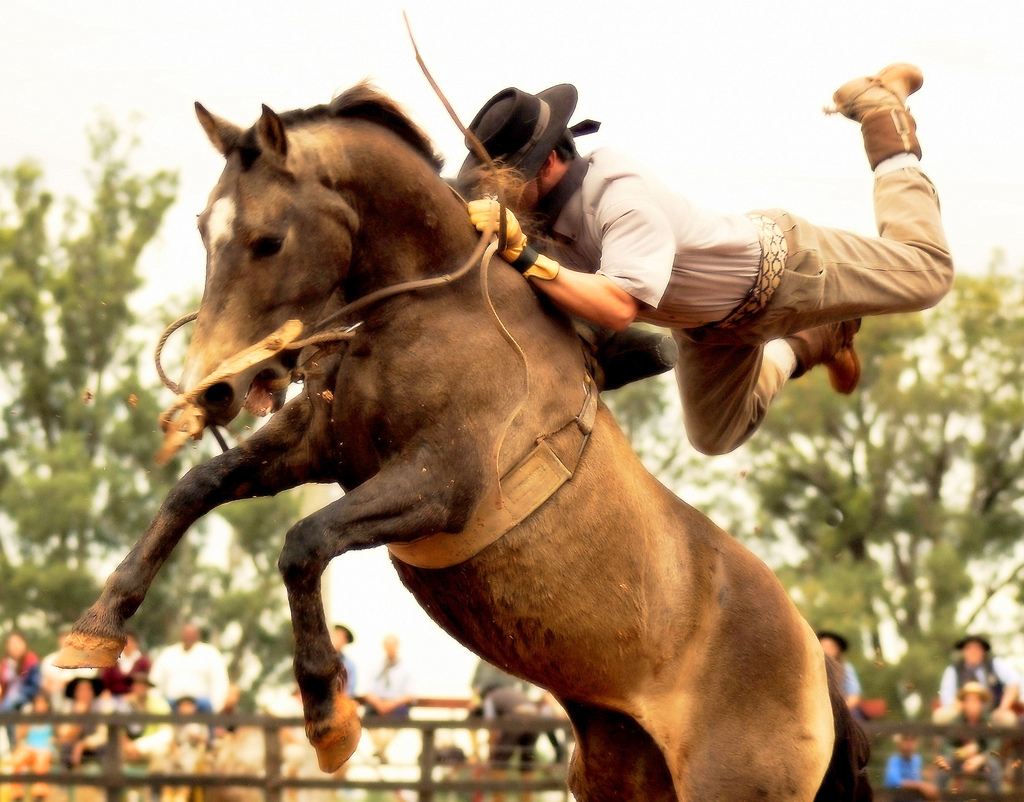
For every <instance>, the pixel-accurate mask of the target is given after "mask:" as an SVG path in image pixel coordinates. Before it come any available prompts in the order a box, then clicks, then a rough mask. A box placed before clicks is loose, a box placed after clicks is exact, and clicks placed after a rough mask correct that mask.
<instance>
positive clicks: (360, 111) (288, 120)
mask: <svg viewBox="0 0 1024 802" xmlns="http://www.w3.org/2000/svg"><path fill="white" fill-rule="evenodd" d="M278 116H279V117H280V118H281V121H282V122H283V123H284V124H285V127H297V126H301V125H305V124H307V123H312V122H317V121H320V120H337V119H355V120H366V121H368V122H371V123H375V124H377V125H379V126H381V127H383V128H387V129H388V130H389V131H391V132H392V133H394V134H397V135H398V136H399V137H400V138H401V139H402V140H403V141H405V142H406V143H407V144H408V145H410V146H411V147H412V148H413V150H415V151H417V152H418V153H420V154H421V155H422V156H423V157H424V158H425V159H426V160H427V161H428V162H429V163H430V164H431V166H432V167H433V168H434V170H436V171H437V172H438V173H440V172H441V168H442V167H443V166H444V160H443V159H442V158H441V157H440V156H439V155H438V154H437V152H436V151H435V150H434V146H433V144H432V143H431V141H430V138H429V137H428V136H427V135H426V134H425V133H423V131H422V130H420V128H419V126H417V125H416V124H415V123H414V122H413V121H412V120H410V119H409V116H408V115H407V114H406V113H405V112H404V111H402V108H401V107H400V106H399V105H398V104H397V103H396V102H395V101H394V100H392V99H391V98H390V97H388V96H387V95H385V94H384V93H383V92H381V91H380V90H379V89H377V88H376V87H374V86H373V85H372V84H370V83H368V82H366V81H363V82H362V83H358V84H356V85H355V86H353V87H352V88H351V89H348V90H346V91H344V92H342V93H341V94H340V95H338V96H337V97H335V98H334V99H333V100H332V101H331V102H330V103H321V104H319V105H316V106H310V107H309V108H306V109H293V110H292V111H286V112H283V113H281V114H279V115H278Z"/></svg>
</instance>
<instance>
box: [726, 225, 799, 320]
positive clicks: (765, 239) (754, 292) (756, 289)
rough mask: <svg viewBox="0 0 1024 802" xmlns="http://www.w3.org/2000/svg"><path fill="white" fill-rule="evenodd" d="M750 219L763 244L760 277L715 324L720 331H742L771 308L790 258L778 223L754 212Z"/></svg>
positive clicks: (758, 272)
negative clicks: (738, 329)
mask: <svg viewBox="0 0 1024 802" xmlns="http://www.w3.org/2000/svg"><path fill="white" fill-rule="evenodd" d="M747 217H749V218H750V221H751V222H752V223H753V224H754V228H755V229H756V230H757V238H758V239H759V240H760V241H761V263H760V264H759V265H758V270H757V278H756V279H755V280H754V284H753V286H752V287H751V288H750V291H749V292H748V293H747V294H746V296H745V297H744V298H743V300H742V301H740V303H739V305H738V306H737V307H736V308H735V309H733V310H732V311H731V312H730V313H729V314H728V315H726V316H725V317H724V318H722V320H720V321H718V322H717V323H713V324H712V326H713V327H714V328H717V329H735V328H739V327H740V326H743V325H744V324H746V323H749V322H750V321H751V320H752V319H753V318H755V317H757V315H759V314H760V313H761V312H762V311H763V310H764V308H765V307H766V306H768V302H769V301H770V300H771V299H772V296H773V295H774V294H775V290H776V289H777V288H778V286H779V282H780V281H781V280H782V271H783V269H784V268H785V267H786V257H787V256H789V249H788V248H787V246H786V235H785V234H783V233H782V229H781V228H780V227H779V224H778V223H776V222H775V221H774V220H772V219H771V218H770V217H766V216H765V215H763V214H757V213H753V212H752V213H750V214H748V215H747Z"/></svg>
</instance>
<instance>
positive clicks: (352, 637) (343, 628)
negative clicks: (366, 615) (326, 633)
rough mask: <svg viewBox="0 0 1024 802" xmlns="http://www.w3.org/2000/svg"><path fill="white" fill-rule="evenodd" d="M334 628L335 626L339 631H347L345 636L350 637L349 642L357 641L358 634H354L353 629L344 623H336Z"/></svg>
mask: <svg viewBox="0 0 1024 802" xmlns="http://www.w3.org/2000/svg"><path fill="white" fill-rule="evenodd" d="M334 628H335V629H336V630H338V631H339V632H344V633H345V637H347V638H348V642H349V643H355V642H356V636H355V635H353V634H352V630H351V629H349V628H348V627H347V626H345V625H344V624H335V625H334Z"/></svg>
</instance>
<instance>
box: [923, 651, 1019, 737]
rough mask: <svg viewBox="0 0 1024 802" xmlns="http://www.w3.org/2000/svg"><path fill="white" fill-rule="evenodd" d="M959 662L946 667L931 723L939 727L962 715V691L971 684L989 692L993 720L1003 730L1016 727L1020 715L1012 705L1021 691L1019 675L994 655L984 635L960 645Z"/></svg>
mask: <svg viewBox="0 0 1024 802" xmlns="http://www.w3.org/2000/svg"><path fill="white" fill-rule="evenodd" d="M956 648H957V649H959V650H960V653H961V657H960V660H959V661H958V662H956V663H954V664H952V665H949V666H947V667H946V670H945V671H944V672H943V674H942V680H941V681H940V683H939V704H940V707H939V708H938V709H937V710H936V711H935V713H934V714H933V716H932V720H933V721H934V722H935V723H936V724H945V723H946V722H948V721H951V720H952V719H953V718H955V717H956V715H957V714H958V713H959V712H960V705H959V703H958V699H959V691H960V690H961V689H962V688H963V687H964V686H966V685H968V684H969V683H980V684H981V685H984V686H985V688H987V689H988V692H989V694H990V698H991V699H992V701H993V704H994V705H995V709H994V710H993V711H992V721H993V723H995V724H998V725H999V726H1001V727H1013V726H1015V725H1016V723H1017V715H1016V713H1014V711H1013V705H1014V703H1015V702H1016V701H1017V696H1018V693H1019V691H1020V674H1018V673H1017V671H1016V670H1015V669H1014V668H1013V666H1011V665H1010V664H1009V663H1008V662H1006V661H1005V660H1003V659H1002V658H1001V657H994V656H993V655H992V645H991V644H990V643H989V641H988V638H986V637H985V636H983V635H968V636H966V637H965V638H963V639H961V640H960V641H958V642H957V644H956Z"/></svg>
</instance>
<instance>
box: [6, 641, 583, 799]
mask: <svg viewBox="0 0 1024 802" xmlns="http://www.w3.org/2000/svg"><path fill="white" fill-rule="evenodd" d="M68 634H70V633H69V632H64V633H62V634H61V635H60V637H59V645H58V648H57V650H56V651H55V652H53V653H52V654H49V655H46V656H45V657H42V658H39V657H38V656H37V655H36V653H35V652H34V651H33V650H32V649H31V648H30V646H29V644H28V643H27V642H26V639H25V638H24V637H23V636H22V635H21V634H20V633H18V632H11V633H9V634H8V635H7V637H6V640H5V642H4V652H3V657H2V659H0V711H3V712H16V711H20V712H26V713H27V712H33V713H42V714H45V713H50V712H57V713H118V712H120V713H131V712H137V713H148V714H159V715H173V714H178V715H181V716H182V717H188V716H191V715H192V714H195V713H227V714H230V713H236V712H241V711H240V710H239V703H240V699H241V692H240V689H239V688H238V686H237V685H234V684H232V683H231V681H230V680H229V677H228V671H227V661H226V660H225V657H224V655H222V654H221V652H220V651H219V650H218V649H217V648H216V647H215V646H214V645H213V644H211V643H207V642H206V641H205V640H203V638H202V633H201V630H200V629H199V627H197V626H196V625H194V624H186V625H185V626H183V627H182V628H181V630H180V633H179V637H178V641H177V642H175V643H172V644H169V645H167V646H165V647H163V648H162V649H159V650H158V651H157V652H156V656H155V658H151V657H150V655H149V654H148V653H147V650H145V649H144V648H143V646H142V644H141V643H140V641H139V638H138V636H137V635H136V634H135V633H134V632H129V633H127V635H128V637H127V642H126V644H125V647H124V650H123V651H122V653H121V656H120V657H119V658H118V660H117V662H116V663H115V664H114V665H113V666H111V667H109V668H106V669H102V670H96V669H64V668H58V667H57V666H56V661H57V656H58V654H59V653H60V648H61V646H62V645H63V642H64V640H65V638H66V637H67V635H68ZM331 635H332V641H333V644H334V648H335V650H336V652H337V654H338V659H339V661H340V662H341V664H342V665H343V666H344V668H345V674H346V683H345V692H346V693H347V694H348V695H349V696H352V697H353V698H355V699H356V700H357V701H358V702H359V703H360V704H361V705H363V710H364V713H365V714H366V715H370V716H374V717H377V718H378V719H383V720H384V721H383V723H384V726H376V727H372V728H368V729H367V731H366V736H367V741H368V742H369V744H370V745H371V746H370V747H369V748H371V749H372V753H371V754H369V755H368V756H367V757H368V759H370V760H372V761H373V762H375V763H376V764H378V765H383V764H387V763H388V762H389V755H388V750H389V747H390V746H391V743H392V741H393V740H394V739H395V737H396V735H397V732H398V729H399V727H400V725H401V721H402V720H403V719H407V718H408V717H409V716H410V712H411V710H412V708H413V706H414V705H415V704H416V702H417V701H418V700H419V696H418V690H417V682H416V677H415V673H414V671H413V670H412V668H411V666H410V664H409V663H408V662H407V661H405V660H404V659H403V657H402V655H401V653H400V643H399V639H398V638H397V637H396V636H395V635H388V636H386V637H385V638H384V639H383V642H382V655H381V658H380V662H379V663H378V664H377V665H375V666H373V667H372V670H369V671H366V672H365V676H363V677H360V676H359V674H358V673H357V669H356V666H355V664H354V662H353V661H352V659H351V658H350V657H349V655H347V654H346V653H345V650H346V648H347V647H348V646H349V645H350V644H351V643H352V642H353V640H354V635H353V633H352V631H351V629H349V628H348V627H347V626H345V625H343V624H336V625H335V626H334V627H333V629H332V633H331ZM360 679H361V680H363V681H362V683H361V684H360V682H359V680H360ZM469 691H470V693H471V695H472V699H471V702H470V709H469V712H468V716H469V717H470V718H471V719H474V720H477V721H478V722H479V723H480V724H481V725H482V729H483V730H484V731H485V732H486V731H487V730H486V723H487V721H488V720H493V719H497V718H500V717H503V716H507V715H509V714H515V715H517V716H531V715H532V716H538V715H542V716H550V715H556V714H557V713H558V712H559V708H558V707H557V703H555V701H554V699H553V698H552V697H550V695H549V694H547V693H545V692H543V691H541V690H540V689H538V688H535V687H532V686H530V685H528V684H527V683H525V682H523V681H521V680H519V679H517V678H515V677H512V676H510V675H509V674H506V673H505V672H503V671H501V670H500V669H498V668H496V667H494V666H490V665H488V664H486V663H483V662H481V663H480V665H479V666H478V667H477V670H476V673H475V675H474V677H473V680H472V687H471V688H470V689H469ZM270 708H271V709H267V710H264V711H262V712H268V713H271V714H274V715H279V716H301V715H302V704H301V700H300V697H299V694H298V690H297V688H295V689H293V692H292V694H291V695H290V696H289V697H288V698H287V700H285V701H281V702H279V703H278V704H275V705H271V706H270ZM389 720H390V721H394V722H395V725H396V726H395V727H394V728H391V727H388V726H387V723H388V721H389ZM380 723H381V722H380V721H378V724H380ZM246 729H248V730H252V728H218V727H210V726H207V725H206V724H203V723H197V722H195V721H183V722H182V723H180V724H174V723H169V722H156V723H150V724H139V725H133V726H129V727H127V728H125V731H124V732H123V735H122V736H121V743H120V751H121V756H122V759H123V761H124V762H125V764H126V765H133V764H135V765H140V766H143V767H145V768H146V769H148V770H150V771H159V772H164V773H181V774H194V773H200V772H204V771H210V770H211V768H212V767H213V766H214V765H215V764H217V763H218V762H219V763H221V764H223V763H224V762H225V761H227V762H228V763H230V764H231V769H232V772H240V771H245V770H246V769H251V770H253V771H259V770H261V769H262V761H263V752H262V734H261V733H260V731H258V730H256V732H255V735H256V737H251V736H253V733H252V732H251V731H250V732H245V731H244V730H246ZM540 736H541V734H540V733H537V732H529V731H524V732H507V731H505V730H503V729H501V728H498V729H495V730H493V731H492V732H490V735H489V739H488V743H487V744H486V748H485V750H484V751H485V753H486V755H487V757H486V760H487V761H488V763H489V764H490V765H494V766H508V765H510V764H511V762H512V761H513V759H515V760H517V761H518V765H519V766H520V767H522V768H524V769H529V768H530V767H531V766H532V764H533V761H534V756H535V745H536V743H537V741H538V738H539V737H540ZM544 736H546V737H547V739H548V741H549V742H550V743H551V746H552V749H553V750H554V753H555V759H556V761H561V760H562V758H563V756H564V754H565V745H564V743H562V742H561V740H560V739H559V736H558V734H557V733H556V732H550V733H544ZM280 737H281V742H282V751H283V759H284V772H285V774H286V775H288V776H299V775H300V774H303V773H305V770H306V769H308V768H310V767H311V766H315V757H314V756H313V753H312V750H311V748H310V746H309V744H308V742H307V740H306V737H305V733H304V731H303V729H302V728H301V727H293V728H282V730H281V732H280ZM109 738H110V736H109V733H108V728H107V727H106V726H105V725H103V724H102V723H97V724H91V725H82V724H78V723H64V724H58V725H56V726H54V725H53V724H50V723H35V722H33V723H26V724H24V725H12V726H8V727H5V728H0V773H2V772H4V771H8V770H10V771H12V772H13V773H19V772H28V773H38V774H45V773H47V772H49V771H50V770H51V767H52V766H54V765H55V764H61V765H63V766H64V767H66V768H69V769H75V768H77V767H79V766H82V765H83V764H87V763H89V762H96V761H98V760H100V759H101V757H102V755H103V753H104V750H105V749H107V748H108V744H109ZM446 749H447V750H448V753H447V754H443V755H442V757H443V758H444V759H445V760H447V761H449V762H451V763H458V762H460V761H466V760H467V756H466V754H465V752H464V750H462V749H461V748H458V747H455V746H453V745H451V746H447V747H446ZM188 790H189V789H173V788H169V789H165V794H164V798H163V800H162V802H179V800H182V801H183V800H184V799H186V798H187V793H188ZM49 794H50V788H49V786H48V785H47V784H45V783H35V784H33V785H31V786H27V787H25V786H13V787H11V788H10V789H9V793H8V796H7V797H6V798H7V799H9V800H12V802H13V800H19V799H26V800H27V799H28V798H30V797H31V798H32V800H33V802H43V800H45V799H47V797H48V796H49Z"/></svg>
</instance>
